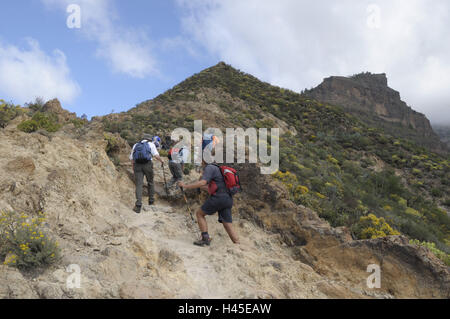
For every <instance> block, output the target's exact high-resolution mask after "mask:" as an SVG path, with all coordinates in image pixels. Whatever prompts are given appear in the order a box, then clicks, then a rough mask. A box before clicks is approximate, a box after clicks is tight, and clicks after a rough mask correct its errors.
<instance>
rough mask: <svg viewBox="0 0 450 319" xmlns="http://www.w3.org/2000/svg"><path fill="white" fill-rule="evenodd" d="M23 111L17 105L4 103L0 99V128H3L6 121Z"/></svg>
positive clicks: (6, 123)
mask: <svg viewBox="0 0 450 319" xmlns="http://www.w3.org/2000/svg"><path fill="white" fill-rule="evenodd" d="M22 113H23V111H22V109H21V108H20V107H19V106H16V105H13V104H11V103H6V102H5V101H4V100H2V99H0V128H5V127H6V125H8V123H9V122H10V121H11V120H13V119H15V118H16V117H17V116H19V115H20V114H22Z"/></svg>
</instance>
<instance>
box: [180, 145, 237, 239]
mask: <svg viewBox="0 0 450 319" xmlns="http://www.w3.org/2000/svg"><path fill="white" fill-rule="evenodd" d="M205 147H206V146H204V147H203V149H205ZM203 167H204V170H203V175H202V178H201V179H200V180H199V181H198V182H196V183H193V184H190V185H185V184H184V183H183V182H179V183H178V186H179V187H180V188H181V189H196V188H204V187H206V186H207V187H208V193H209V197H208V199H207V200H206V201H205V203H204V204H203V205H202V206H201V208H199V209H198V210H197V213H196V215H197V222H198V226H199V228H200V231H201V239H200V240H198V241H195V242H194V245H198V246H209V245H210V243H211V238H210V237H209V234H208V224H207V222H206V218H205V217H206V216H207V215H209V216H210V215H214V214H215V213H219V223H222V225H223V227H224V228H225V230H226V232H227V233H228V236H230V239H231V240H232V241H233V243H235V244H239V238H238V236H237V235H236V233H235V232H234V229H233V227H232V223H233V218H232V215H231V209H232V208H233V195H234V194H236V193H237V192H239V191H241V185H240V182H239V176H238V175H237V172H236V170H235V169H233V168H231V167H228V166H219V165H217V164H207V163H206V162H205V161H204V160H203Z"/></svg>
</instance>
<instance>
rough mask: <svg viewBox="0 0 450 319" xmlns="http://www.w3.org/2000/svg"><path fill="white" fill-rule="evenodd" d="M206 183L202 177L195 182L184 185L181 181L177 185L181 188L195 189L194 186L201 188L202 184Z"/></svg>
mask: <svg viewBox="0 0 450 319" xmlns="http://www.w3.org/2000/svg"><path fill="white" fill-rule="evenodd" d="M207 184H208V182H207V181H205V180H204V179H202V180H200V181H198V182H195V183H193V184H189V185H185V184H184V183H183V182H179V183H178V186H180V187H181V188H184V189H195V188H201V187H203V186H206V185H207Z"/></svg>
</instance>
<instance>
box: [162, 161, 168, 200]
mask: <svg viewBox="0 0 450 319" xmlns="http://www.w3.org/2000/svg"><path fill="white" fill-rule="evenodd" d="M162 169H163V176H164V189H165V190H166V196H167V197H169V190H168V188H167V180H166V171H165V169H164V163H162Z"/></svg>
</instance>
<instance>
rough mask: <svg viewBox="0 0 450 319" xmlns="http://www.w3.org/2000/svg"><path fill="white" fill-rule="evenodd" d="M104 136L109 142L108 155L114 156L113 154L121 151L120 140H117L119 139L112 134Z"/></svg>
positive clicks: (106, 149)
mask: <svg viewBox="0 0 450 319" xmlns="http://www.w3.org/2000/svg"><path fill="white" fill-rule="evenodd" d="M103 136H104V138H105V140H106V141H107V144H106V148H105V151H106V154H108V156H112V154H113V153H115V152H118V151H119V140H118V139H117V137H115V136H113V135H110V134H106V133H104V134H103Z"/></svg>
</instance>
